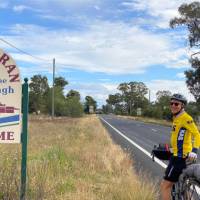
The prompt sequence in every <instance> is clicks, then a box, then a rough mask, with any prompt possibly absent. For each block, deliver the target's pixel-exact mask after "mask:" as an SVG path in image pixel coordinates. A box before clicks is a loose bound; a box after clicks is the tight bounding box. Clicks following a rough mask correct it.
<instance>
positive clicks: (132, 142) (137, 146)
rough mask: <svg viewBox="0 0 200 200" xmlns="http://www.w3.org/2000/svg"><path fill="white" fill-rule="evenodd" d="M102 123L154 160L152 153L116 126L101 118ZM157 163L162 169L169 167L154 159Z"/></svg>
mask: <svg viewBox="0 0 200 200" xmlns="http://www.w3.org/2000/svg"><path fill="white" fill-rule="evenodd" d="M99 118H100V119H101V120H102V121H104V122H105V123H106V124H107V125H109V126H110V127H111V128H112V129H113V130H115V131H116V132H117V133H118V134H119V135H121V136H122V137H123V138H125V139H126V140H127V141H128V142H130V143H131V144H132V145H134V146H135V147H136V148H138V149H139V150H140V151H142V152H143V153H144V154H146V155H147V156H148V157H150V158H152V156H151V153H149V152H148V151H147V150H145V149H143V148H142V147H141V146H139V145H138V144H136V143H135V142H134V141H133V140H131V139H130V138H128V137H127V136H125V135H124V134H123V133H122V132H120V131H119V130H118V129H116V128H115V127H114V126H112V125H111V124H109V123H108V122H107V121H106V120H105V119H103V118H102V117H99ZM154 160H155V162H157V163H158V164H159V165H160V166H161V167H163V168H166V167H167V165H166V164H165V163H164V162H162V161H161V160H159V159H157V158H155V159H154Z"/></svg>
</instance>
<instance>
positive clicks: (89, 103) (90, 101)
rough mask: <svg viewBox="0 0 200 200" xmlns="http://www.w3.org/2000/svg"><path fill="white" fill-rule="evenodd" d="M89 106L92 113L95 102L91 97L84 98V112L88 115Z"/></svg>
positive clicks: (95, 105)
mask: <svg viewBox="0 0 200 200" xmlns="http://www.w3.org/2000/svg"><path fill="white" fill-rule="evenodd" d="M90 106H93V108H94V111H95V110H96V107H97V102H96V101H95V100H94V99H93V98H92V97H91V96H86V97H85V106H84V107H85V109H84V110H85V112H86V113H89V108H90Z"/></svg>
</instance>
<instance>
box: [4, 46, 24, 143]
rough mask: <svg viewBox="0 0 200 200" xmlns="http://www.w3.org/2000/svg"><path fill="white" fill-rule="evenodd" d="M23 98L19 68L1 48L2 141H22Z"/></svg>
mask: <svg viewBox="0 0 200 200" xmlns="http://www.w3.org/2000/svg"><path fill="white" fill-rule="evenodd" d="M21 99H22V86H21V80H20V74H19V70H18V68H17V66H16V64H15V62H14V60H13V59H12V58H11V57H10V56H9V55H8V54H6V53H5V52H4V51H3V50H2V49H0V143H20V142H21V141H20V140H21Z"/></svg>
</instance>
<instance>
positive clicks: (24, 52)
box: [0, 38, 50, 62]
mask: <svg viewBox="0 0 200 200" xmlns="http://www.w3.org/2000/svg"><path fill="white" fill-rule="evenodd" d="M0 40H1V41H2V42H4V43H6V44H7V45H9V46H11V47H13V48H15V49H17V50H18V51H19V52H21V53H23V54H26V55H28V56H30V57H32V58H34V59H36V60H41V61H45V62H50V60H46V59H43V58H40V57H37V56H34V55H32V54H30V53H28V52H26V51H23V50H21V49H19V48H18V47H16V46H15V45H13V44H11V43H10V42H8V41H6V40H4V39H2V38H0Z"/></svg>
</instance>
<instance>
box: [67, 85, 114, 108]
mask: <svg viewBox="0 0 200 200" xmlns="http://www.w3.org/2000/svg"><path fill="white" fill-rule="evenodd" d="M117 86H118V84H110V83H109V84H106V83H104V84H101V83H77V82H73V83H70V84H69V85H68V86H66V89H65V93H67V92H69V90H71V89H73V90H77V91H79V92H80V94H81V98H82V100H84V98H85V97H86V96H92V97H93V98H94V99H95V100H96V101H97V102H98V106H99V107H101V106H102V105H103V104H106V99H107V98H108V95H109V94H115V93H116V92H118V90H117Z"/></svg>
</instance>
